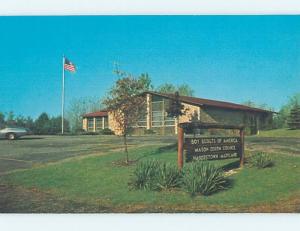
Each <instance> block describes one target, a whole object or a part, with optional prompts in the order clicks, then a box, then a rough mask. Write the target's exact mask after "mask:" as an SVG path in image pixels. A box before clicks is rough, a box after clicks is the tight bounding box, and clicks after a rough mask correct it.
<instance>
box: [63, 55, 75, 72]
mask: <svg viewBox="0 0 300 231" xmlns="http://www.w3.org/2000/svg"><path fill="white" fill-rule="evenodd" d="M64 69H65V70H68V71H70V72H75V71H76V67H75V65H74V64H73V63H72V62H70V60H68V59H67V58H65V63H64Z"/></svg>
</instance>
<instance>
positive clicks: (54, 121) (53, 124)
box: [46, 116, 70, 135]
mask: <svg viewBox="0 0 300 231" xmlns="http://www.w3.org/2000/svg"><path fill="white" fill-rule="evenodd" d="M46 127H47V128H48V131H47V134H52V135H54V134H58V133H60V132H61V116H57V117H52V118H51V119H50V120H49V121H48V123H47V124H46ZM69 130H70V127H69V121H68V120H66V119H64V131H65V132H68V131H69Z"/></svg>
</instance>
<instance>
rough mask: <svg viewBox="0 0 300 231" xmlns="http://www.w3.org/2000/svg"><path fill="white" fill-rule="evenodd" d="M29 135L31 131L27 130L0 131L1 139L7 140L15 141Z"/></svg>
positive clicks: (5, 129) (8, 129) (9, 129)
mask: <svg viewBox="0 0 300 231" xmlns="http://www.w3.org/2000/svg"><path fill="white" fill-rule="evenodd" d="M28 134H29V130H28V129H26V128H4V129H1V130H0V138H5V139H8V140H15V139H17V138H19V137H21V136H25V135H28Z"/></svg>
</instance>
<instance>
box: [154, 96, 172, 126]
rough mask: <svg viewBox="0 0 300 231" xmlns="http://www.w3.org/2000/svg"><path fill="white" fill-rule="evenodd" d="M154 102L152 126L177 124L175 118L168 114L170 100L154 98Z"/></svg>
mask: <svg viewBox="0 0 300 231" xmlns="http://www.w3.org/2000/svg"><path fill="white" fill-rule="evenodd" d="M154 100H155V101H153V102H152V127H162V126H175V119H174V118H173V117H169V116H167V112H166V111H167V108H168V105H169V100H167V99H164V98H160V99H159V98H154Z"/></svg>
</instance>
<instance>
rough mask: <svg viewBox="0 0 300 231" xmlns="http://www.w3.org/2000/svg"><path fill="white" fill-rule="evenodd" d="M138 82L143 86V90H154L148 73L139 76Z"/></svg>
mask: <svg viewBox="0 0 300 231" xmlns="http://www.w3.org/2000/svg"><path fill="white" fill-rule="evenodd" d="M138 81H140V83H141V84H142V85H143V86H144V88H145V90H153V89H154V87H153V85H152V81H151V78H150V77H149V75H148V73H143V74H141V75H140V77H139V79H138Z"/></svg>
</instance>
